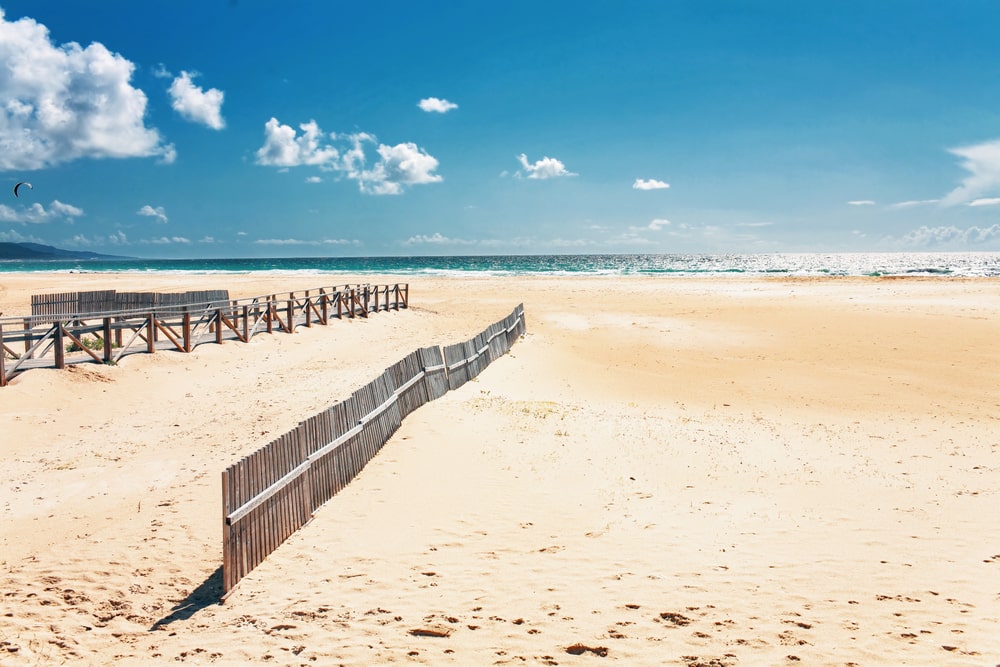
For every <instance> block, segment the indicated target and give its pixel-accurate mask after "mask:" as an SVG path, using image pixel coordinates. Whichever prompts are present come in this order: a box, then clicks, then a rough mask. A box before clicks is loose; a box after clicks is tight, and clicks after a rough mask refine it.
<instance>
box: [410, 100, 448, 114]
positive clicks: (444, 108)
mask: <svg viewBox="0 0 1000 667" xmlns="http://www.w3.org/2000/svg"><path fill="white" fill-rule="evenodd" d="M417 106H418V107H420V108H421V109H423V110H424V111H427V112H434V113H448V112H449V111H451V110H452V109H457V108H458V105H457V104H455V103H454V102H449V101H448V100H439V99H438V98H436V97H427V98H424V99H422V100H420V102H418V103H417Z"/></svg>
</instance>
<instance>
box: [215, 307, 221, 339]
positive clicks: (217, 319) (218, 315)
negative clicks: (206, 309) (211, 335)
mask: <svg viewBox="0 0 1000 667" xmlns="http://www.w3.org/2000/svg"><path fill="white" fill-rule="evenodd" d="M215 342H216V343H218V344H219V345H222V309H221V308H216V309H215Z"/></svg>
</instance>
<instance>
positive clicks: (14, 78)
mask: <svg viewBox="0 0 1000 667" xmlns="http://www.w3.org/2000/svg"><path fill="white" fill-rule="evenodd" d="M0 62H2V63H3V64H4V66H3V67H0V169H2V170H26V169H41V168H44V167H49V166H53V165H57V164H61V163H64V162H69V161H72V160H76V159H79V158H126V157H153V156H158V157H160V158H161V159H162V160H164V161H167V162H169V161H172V160H173V157H174V150H173V147H172V146H167V145H164V144H163V142H162V140H161V137H160V135H159V133H158V132H157V130H156V129H154V128H148V127H146V125H145V122H144V117H145V114H146V102H147V99H146V94H145V93H143V92H142V91H141V90H139V89H138V88H134V87H132V85H131V83H130V81H131V78H132V73H133V71H134V70H135V65H133V63H131V62H130V61H128V60H126V59H125V58H124V57H122V56H121V55H119V54H116V53H112V52H110V51H109V50H108V49H107V48H106V47H105V46H104V45H103V44H100V43H99V42H94V43H92V44H90V45H89V46H87V47H86V48H83V47H81V46H80V45H79V44H77V43H75V42H68V43H66V44H61V45H56V44H53V43H52V42H51V40H50V38H49V31H48V28H46V27H45V26H44V25H42V24H40V23H38V22H36V21H34V20H33V19H30V18H22V19H19V20H17V21H7V20H6V18H5V17H4V12H3V10H2V9H0Z"/></svg>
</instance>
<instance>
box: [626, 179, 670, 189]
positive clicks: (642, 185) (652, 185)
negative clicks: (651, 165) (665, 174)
mask: <svg viewBox="0 0 1000 667" xmlns="http://www.w3.org/2000/svg"><path fill="white" fill-rule="evenodd" d="M669 187H670V184H669V183H664V182H663V181H658V180H656V179H655V178H651V179H649V180H643V179H641V178H637V179H635V183H633V184H632V189H633V190H664V189H666V188H669Z"/></svg>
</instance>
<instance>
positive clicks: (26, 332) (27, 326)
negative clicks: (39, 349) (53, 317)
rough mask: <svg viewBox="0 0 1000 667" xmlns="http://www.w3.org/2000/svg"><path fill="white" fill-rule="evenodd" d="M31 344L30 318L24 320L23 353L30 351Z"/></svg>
mask: <svg viewBox="0 0 1000 667" xmlns="http://www.w3.org/2000/svg"><path fill="white" fill-rule="evenodd" d="M31 342H32V336H31V318H30V317H26V318H24V353H25V354H27V353H28V352H30V351H31ZM29 359H30V357H29Z"/></svg>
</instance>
